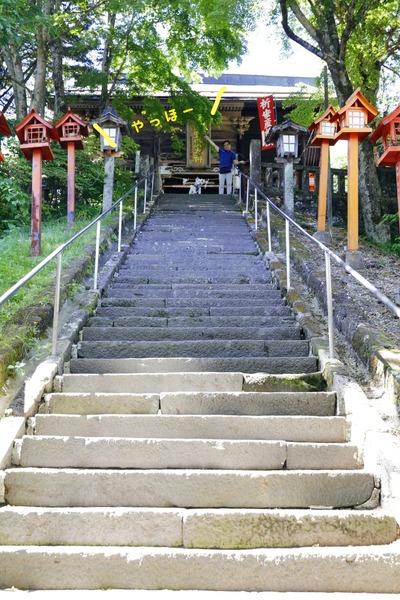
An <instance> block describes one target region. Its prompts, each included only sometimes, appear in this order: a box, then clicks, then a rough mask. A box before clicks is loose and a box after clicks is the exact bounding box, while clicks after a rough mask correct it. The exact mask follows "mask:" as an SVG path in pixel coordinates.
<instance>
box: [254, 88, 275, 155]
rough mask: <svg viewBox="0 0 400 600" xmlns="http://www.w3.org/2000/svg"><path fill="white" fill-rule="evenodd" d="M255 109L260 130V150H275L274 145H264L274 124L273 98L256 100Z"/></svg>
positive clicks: (266, 97) (265, 97)
mask: <svg viewBox="0 0 400 600" xmlns="http://www.w3.org/2000/svg"><path fill="white" fill-rule="evenodd" d="M257 107H258V118H259V120H260V130H261V150H268V149H269V148H275V144H266V143H265V138H266V135H267V133H268V131H269V130H270V129H271V127H273V126H274V125H275V124H276V119H275V104H274V97H273V96H264V98H257Z"/></svg>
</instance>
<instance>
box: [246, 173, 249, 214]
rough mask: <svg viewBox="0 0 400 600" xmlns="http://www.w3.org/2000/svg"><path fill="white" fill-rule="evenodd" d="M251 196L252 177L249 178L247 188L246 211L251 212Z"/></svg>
mask: <svg viewBox="0 0 400 600" xmlns="http://www.w3.org/2000/svg"><path fill="white" fill-rule="evenodd" d="M249 198H250V179H248V180H247V190H246V212H247V213H248V212H249Z"/></svg>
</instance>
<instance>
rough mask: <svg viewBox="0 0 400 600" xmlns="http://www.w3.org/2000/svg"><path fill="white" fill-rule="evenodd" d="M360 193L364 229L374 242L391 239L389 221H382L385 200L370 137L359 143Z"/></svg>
mask: <svg viewBox="0 0 400 600" xmlns="http://www.w3.org/2000/svg"><path fill="white" fill-rule="evenodd" d="M359 193H360V209H361V216H362V221H363V226H364V231H365V233H366V235H367V237H368V238H370V239H371V240H373V241H374V242H386V241H388V240H390V227H389V224H388V223H381V220H382V217H383V215H384V213H385V212H386V207H385V202H384V199H383V194H382V190H381V186H380V182H379V179H378V173H377V170H376V166H375V161H374V156H373V148H372V145H371V143H370V142H369V140H368V139H366V140H364V141H363V142H362V143H361V144H360V145H359Z"/></svg>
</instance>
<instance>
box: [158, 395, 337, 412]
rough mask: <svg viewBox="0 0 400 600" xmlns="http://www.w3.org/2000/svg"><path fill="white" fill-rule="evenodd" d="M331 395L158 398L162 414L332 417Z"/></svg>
mask: <svg viewBox="0 0 400 600" xmlns="http://www.w3.org/2000/svg"><path fill="white" fill-rule="evenodd" d="M335 408H336V394H335V393H334V392H241V393H237V392H236V393H235V392H234V393H226V392H216V393H211V392H207V391H205V392H202V393H195V392H191V393H182V392H180V391H178V392H171V393H162V394H160V409H161V412H162V413H163V414H175V415H182V414H186V415H190V414H192V415H199V414H203V415H204V414H208V415H212V414H214V415H215V414H225V415H254V416H257V415H314V416H323V415H324V416H333V415H334V414H335Z"/></svg>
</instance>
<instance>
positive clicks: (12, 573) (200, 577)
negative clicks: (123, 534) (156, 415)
mask: <svg viewBox="0 0 400 600" xmlns="http://www.w3.org/2000/svg"><path fill="white" fill-rule="evenodd" d="M0 562H1V565H2V569H1V572H0V587H2V588H11V587H13V586H14V583H15V582H16V581H18V583H19V586H18V587H19V588H20V589H23V590H29V589H41V590H70V589H106V590H118V589H130V590H141V589H143V590H149V589H154V590H216V591H218V590H220V591H228V592H229V591H238V590H242V591H247V592H262V591H270V592H293V591H297V592H306V593H307V592H308V593H310V592H346V593H347V594H349V593H352V592H353V593H356V592H358V593H361V592H365V593H369V594H371V593H376V594H382V593H397V594H398V593H400V542H399V541H396V542H393V543H392V544H391V545H389V546H387V545H383V546H375V547H374V548H373V549H371V547H369V546H358V547H357V549H356V550H355V549H354V548H343V547H339V548H291V549H259V550H253V549H251V550H236V551H235V550H199V549H192V550H191V549H183V548H176V549H171V548H169V547H168V548H158V549H157V548H154V549H149V548H132V547H130V546H128V547H127V546H118V547H102V546H100V547H97V548H93V547H90V546H83V547H79V548H78V547H70V548H65V547H63V546H54V547H52V548H51V549H49V548H43V547H41V546H5V547H3V548H1V549H0ZM205 574H206V576H205Z"/></svg>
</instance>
